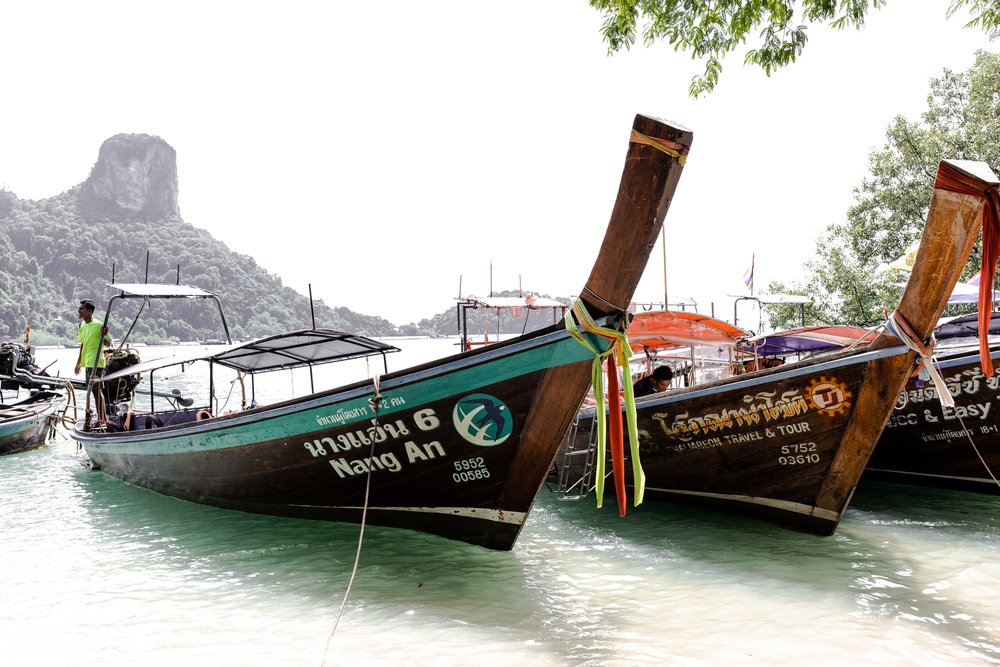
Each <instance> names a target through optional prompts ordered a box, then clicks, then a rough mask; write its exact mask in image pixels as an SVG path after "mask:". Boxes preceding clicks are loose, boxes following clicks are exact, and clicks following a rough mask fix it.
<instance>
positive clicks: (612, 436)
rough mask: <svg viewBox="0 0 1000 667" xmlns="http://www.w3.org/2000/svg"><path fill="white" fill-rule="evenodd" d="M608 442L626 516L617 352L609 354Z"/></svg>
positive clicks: (621, 513)
mask: <svg viewBox="0 0 1000 667" xmlns="http://www.w3.org/2000/svg"><path fill="white" fill-rule="evenodd" d="M608 441H609V442H608V444H609V445H610V446H611V469H612V471H613V472H614V475H615V495H616V496H617V497H618V514H619V516H625V435H624V429H623V428H622V397H621V393H619V390H618V364H617V363H616V361H615V352H612V353H611V354H610V355H609V356H608Z"/></svg>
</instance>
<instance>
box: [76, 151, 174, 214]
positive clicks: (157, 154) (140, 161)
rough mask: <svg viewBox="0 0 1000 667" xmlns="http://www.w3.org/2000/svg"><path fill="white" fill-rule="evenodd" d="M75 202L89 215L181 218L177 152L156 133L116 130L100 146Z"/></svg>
mask: <svg viewBox="0 0 1000 667" xmlns="http://www.w3.org/2000/svg"><path fill="white" fill-rule="evenodd" d="M78 205H79V206H80V212H81V213H83V214H85V215H88V214H89V215H92V216H106V217H113V218H120V217H126V216H127V217H139V218H143V219H146V220H156V219H159V218H164V217H170V216H175V217H179V216H180V210H179V209H178V207H177V153H176V152H175V151H174V149H173V148H172V147H171V146H170V145H169V144H168V143H167V142H165V141H164V140H163V139H160V138H159V137H155V136H151V135H148V134H116V135H115V136H113V137H111V138H110V139H108V140H107V141H105V142H104V143H103V144H102V145H101V149H100V151H99V152H98V155H97V162H96V163H95V164H94V167H93V169H91V171H90V176H88V177H87V180H86V181H84V182H83V184H82V186H81V189H80V195H79V202H78Z"/></svg>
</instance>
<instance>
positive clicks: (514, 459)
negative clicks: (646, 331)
mask: <svg viewBox="0 0 1000 667" xmlns="http://www.w3.org/2000/svg"><path fill="white" fill-rule="evenodd" d="M691 140H692V134H691V132H690V131H689V130H687V129H685V128H682V127H679V126H673V125H670V124H668V123H665V122H663V121H660V120H657V119H654V118H650V117H646V116H637V117H636V119H635V122H634V125H633V128H632V133H631V137H630V141H629V146H628V151H627V155H626V159H625V167H624V170H623V173H622V178H621V185H620V188H619V192H618V197H617V200H616V202H615V205H614V208H613V211H612V214H611V220H610V223H609V225H608V227H607V230H606V234H605V238H604V242H603V245H602V247H601V249H600V253H599V255H598V257H597V260H596V263H595V265H594V267H593V269H592V271H591V274H590V278H589V279H588V281H587V282H586V285H585V286H584V287H583V290H582V291H581V292H580V297H579V300H578V302H577V304H576V305H575V308H576V309H577V310H584V311H585V312H587V313H589V315H590V316H592V317H593V318H594V319H595V321H597V322H599V323H602V324H603V326H605V327H615V326H621V322H622V321H623V319H624V311H625V309H626V307H627V305H628V303H629V301H630V299H631V297H632V293H633V291H634V290H635V287H636V285H637V283H638V281H639V278H640V277H641V275H642V273H643V270H644V268H645V265H646V261H647V259H648V256H649V253H650V250H651V248H652V247H653V245H654V243H655V240H656V238H657V236H658V234H659V232H660V228H661V226H662V222H663V219H664V216H665V215H666V212H667V209H668V207H669V205H670V202H671V200H672V198H673V194H674V191H675V188H676V186H677V182H678V179H679V178H680V174H681V171H682V166H683V164H684V162H685V159H686V155H687V153H688V150H689V147H690V145H691ZM111 288H112V290H113V291H114V292H116V293H115V294H114V296H112V297H111V300H110V301H109V306H108V316H107V317H106V318H105V321H110V319H111V311H112V309H113V308H114V305H115V304H116V303H117V302H118V301H119V300H122V299H130V298H131V299H139V300H143V301H145V300H148V299H152V298H173V297H178V298H199V297H204V298H217V295H214V294H211V293H207V292H205V293H202V292H201V291H200V290H198V289H197V288H193V287H185V286H181V285H177V286H163V285H142V284H130V285H123V284H115V285H112V286H111ZM571 333H572V332H569V331H567V329H566V327H565V326H563V324H561V323H557V324H555V325H552V326H548V327H546V328H544V329H541V330H539V331H536V332H532V333H530V334H527V335H524V336H522V337H518V338H516V339H513V340H508V341H502V342H498V343H496V344H493V345H489V346H483V347H478V348H477V349H473V350H471V351H467V352H462V353H460V354H458V355H455V356H451V357H447V358H445V359H442V360H439V361H434V362H432V363H427V364H423V365H420V366H417V367H414V368H409V369H406V370H402V371H398V372H392V373H387V374H385V375H382V376H381V377H379V376H376V377H375V378H373V379H367V380H362V381H359V382H357V383H354V384H350V385H347V386H344V387H339V388H336V389H331V390H326V391H318V392H315V393H311V394H310V395H308V396H305V397H303V398H295V399H288V400H283V401H280V402H277V403H274V404H270V405H260V406H256V407H255V401H254V397H253V395H252V388H251V396H250V397H249V401H248V402H246V409H240V410H237V411H235V412H233V413H231V414H218V413H217V410H215V406H214V405H213V402H212V396H213V395H214V389H212V388H211V387H210V396H209V399H208V400H207V401H206V402H203V403H200V404H199V403H194V402H193V401H192V399H186V400H185V403H186V404H182V403H181V402H180V401H179V400H178V401H174V405H172V406H167V407H166V409H149V410H145V411H144V412H136V411H133V410H129V409H127V403H114V404H112V405H111V406H110V409H109V419H108V423H107V426H106V427H105V429H104V430H99V429H97V428H94V427H93V426H92V425H90V424H89V423H88V421H87V420H86V419H85V420H84V421H83V422H82V423H79V424H77V426H76V427H75V428H74V429H73V430H72V433H71V437H73V438H74V439H75V440H76V441H77V442H78V443H80V444H81V445H82V447H83V449H84V450H85V451H86V454H87V456H88V457H89V459H90V461H91V462H92V464H93V466H94V468H96V469H99V470H101V471H103V472H105V473H107V474H109V475H112V476H114V477H117V478H120V479H122V480H125V481H127V482H131V483H133V484H136V485H139V486H142V487H145V488H148V489H152V490H154V491H157V492H160V493H163V494H167V495H170V496H175V497H178V498H183V499H187V500H191V501H195V502H199V503H205V504H209V505H214V506H218V507H223V508H230V509H236V510H244V511H249V512H259V513H264V514H270V515H279V516H290V517H302V518H310V519H324V520H332V521H348V522H361V521H364V522H365V523H367V524H376V525H382V526H393V527H401V528H410V529H416V530H421V531H425V532H429V533H434V534H437V535H441V536H444V537H448V538H454V539H457V540H463V541H466V542H469V543H472V544H476V545H481V546H484V547H488V548H491V549H502V550H506V549H510V548H512V546H513V545H514V543H515V540H516V539H517V537H518V534H519V533H520V531H521V529H522V527H523V526H524V523H525V521H526V519H527V517H528V514H529V511H530V510H531V507H532V504H533V502H534V498H535V495H536V493H537V492H538V489H539V487H540V486H541V485H542V483H543V482H544V479H545V477H546V475H547V473H548V471H549V469H550V466H551V464H552V460H553V458H554V456H555V453H556V450H557V448H558V447H559V444H560V442H561V440H562V438H563V436H564V434H565V432H566V430H567V429H568V428H569V425H570V422H571V421H572V419H573V416H574V415H575V413H576V410H577V408H578V407H579V405H580V402H581V400H582V399H583V397H584V394H585V393H586V392H587V389H588V387H589V386H590V382H591V369H592V364H593V359H594V353H593V351H592V350H589V349H587V347H585V346H584V345H581V344H580V342H579V341H578V340H577V339H576V337H575V336H573V335H571ZM588 336H589V339H590V340H591V342H592V345H593V347H594V348H596V349H598V350H604V349H606V348H607V347H608V346H609V345H610V344H611V343H610V342H609V341H607V340H606V339H603V338H600V337H599V336H592V335H590V334H588ZM123 342H124V341H123ZM391 351H392V349H391V346H388V345H385V344H383V343H379V342H378V341H373V340H370V339H366V338H363V337H360V336H352V335H350V334H344V333H342V332H336V331H330V330H324V329H316V328H313V329H308V330H303V331H298V332H291V333H288V334H283V335H278V336H272V337H269V338H264V339H260V340H257V341H252V342H250V343H245V344H242V345H236V346H232V347H228V346H227V347H225V348H223V349H215V350H213V351H212V352H211V353H210V354H204V355H203V356H201V357H199V358H200V360H201V362H207V363H208V364H209V368H210V369H231V370H235V371H237V372H238V373H240V374H241V375H240V376H241V377H244V376H246V375H248V376H250V377H251V380H252V378H253V377H254V376H255V375H256V374H258V373H263V372H267V371H273V370H279V369H283V370H287V369H291V368H296V367H302V366H308V367H310V368H311V367H312V366H313V365H316V364H320V363H325V362H328V361H335V360H337V359H341V358H352V357H358V356H367V355H384V354H386V353H388V352H391ZM176 361H177V358H176V357H174V358H172V359H171V360H170V362H171V363H175V362H176ZM191 362H194V363H199V362H198V361H195V360H194V359H191V358H188V359H187V360H186V363H191ZM155 365H156V362H140V363H138V364H134V365H131V366H129V367H126V368H123V369H122V370H120V371H117V372H114V373H109V374H108V375H107V376H106V377H105V378H104V379H103V380H102V381H106V382H116V381H120V380H121V379H123V378H127V377H129V376H132V375H140V374H144V373H145V372H146V371H150V386H148V387H147V389H148V391H149V392H150V393H153V394H155V393H167V395H170V393H169V392H163V391H160V392H157V390H156V389H154V387H153V386H152V384H151V383H152V380H153V377H154V374H153V373H152V370H154V366H155ZM160 365H165V364H162V363H161V364H160ZM214 372H215V371H214V370H212V371H210V373H209V377H210V378H211V377H213V375H212V373H214ZM209 384H210V385H211V384H212V383H211V382H210V383H209ZM251 384H252V383H251ZM89 395H90V394H89V393H88V399H89ZM154 405H155V404H154ZM123 408H125V409H123ZM241 408H242V405H241Z"/></svg>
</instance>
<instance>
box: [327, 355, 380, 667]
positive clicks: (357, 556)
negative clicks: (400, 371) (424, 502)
mask: <svg viewBox="0 0 1000 667" xmlns="http://www.w3.org/2000/svg"><path fill="white" fill-rule="evenodd" d="M378 381H379V375H378V373H376V374H375V376H374V377H373V378H372V384H373V385H374V393H373V394H372V397H371V398H370V399H368V403H369V404H370V405H371V406H372V410H374V411H375V416H374V417H373V418H372V426H371V432H372V438H371V441H372V443H371V446H370V447H369V449H368V461H367V464H368V475H367V477H366V479H365V501H364V504H363V505H362V507H361V530H360V531H359V532H358V548H357V551H355V553H354V567H353V568H351V578H350V579H348V580H347V590H345V591H344V599H343V600H342V601H341V602H340V610H339V611H338V612H337V618H336V619H335V620H334V621H333V627H332V628H331V629H330V635H329V636H328V637H327V638H326V648H325V649H323V662H322V665H323V667H325V666H326V656H327V654H328V653H329V652H330V642H332V641H333V636H334V635H335V634H336V633H337V626H338V625H340V617H341V616H343V615H344V608H345V607H346V606H347V598H348V597H349V596H350V594H351V586H353V585H354V575H356V574H357V573H358V563H360V562H361V545H362V543H363V542H364V537H365V520H366V518H367V516H368V492H369V490H370V489H371V482H372V457H373V456H374V454H375V437H374V436H375V429H377V428H378V406H379V403H380V402H381V401H382V394H380V393H379V391H378Z"/></svg>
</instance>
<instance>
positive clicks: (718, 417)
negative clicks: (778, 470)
mask: <svg viewBox="0 0 1000 667" xmlns="http://www.w3.org/2000/svg"><path fill="white" fill-rule="evenodd" d="M743 402H744V403H747V404H748V405H747V406H741V407H738V408H726V409H723V410H722V411H721V412H718V413H709V414H705V415H702V416H692V415H691V414H690V413H688V412H682V413H679V414H677V415H674V416H673V418H672V419H671V416H670V415H669V414H667V413H658V414H654V415H653V419H655V420H656V421H658V422H659V423H660V428H661V429H662V430H663V433H664V434H665V435H666V436H668V437H670V438H676V439H678V440H681V441H682V442H688V441H690V440H693V439H695V438H699V437H704V436H705V435H707V434H709V433H712V432H716V431H723V430H727V429H732V428H740V427H745V426H757V425H760V424H766V423H770V422H774V421H780V420H785V419H791V418H792V417H798V416H800V415H804V414H806V413H808V412H809V402H808V401H807V400H806V398H805V397H804V396H803V395H802V392H801V390H799V389H793V390H789V391H786V392H784V393H782V394H781V395H780V396H778V394H777V392H773V391H769V392H760V393H757V394H755V395H752V396H751V395H746V396H744V397H743ZM709 446H712V445H709ZM716 446H717V445H716Z"/></svg>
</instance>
